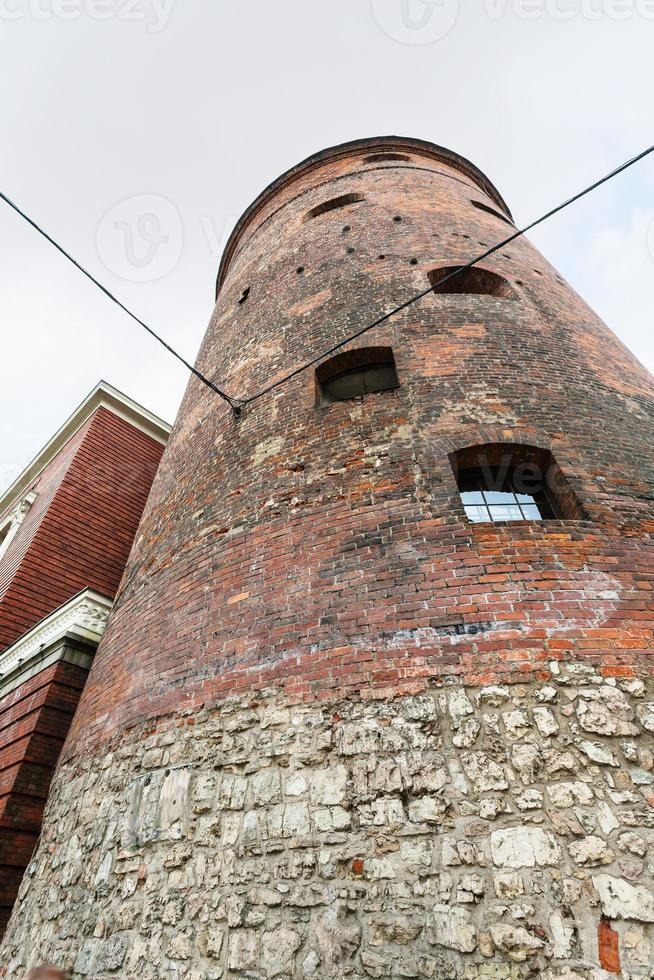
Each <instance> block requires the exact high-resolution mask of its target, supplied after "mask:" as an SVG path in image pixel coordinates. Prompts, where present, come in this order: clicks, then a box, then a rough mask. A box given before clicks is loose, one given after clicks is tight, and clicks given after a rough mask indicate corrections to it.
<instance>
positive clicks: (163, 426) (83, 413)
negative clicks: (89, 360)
mask: <svg viewBox="0 0 654 980" xmlns="http://www.w3.org/2000/svg"><path fill="white" fill-rule="evenodd" d="M99 408H106V409H108V410H109V411H110V412H113V414H114V415H116V416H118V418H121V419H124V421H126V422H129V423H130V424H131V425H133V426H134V427H135V428H136V429H139V430H140V431H141V432H145V434H146V435H148V436H150V438H151V439H154V440H155V441H156V442H158V443H160V444H161V445H162V446H165V445H166V443H167V442H168V436H169V435H170V430H171V426H170V425H168V423H167V422H164V421H163V420H162V419H160V418H159V417H158V416H157V415H153V414H152V412H148V410H147V409H146V408H143V406H142V405H139V404H137V402H135V401H132V399H131V398H128V397H127V395H124V394H123V393H122V392H121V391H118V389H117V388H114V387H113V385H110V384H108V383H107V382H106V381H100V383H99V384H98V385H96V387H95V388H94V389H93V391H92V392H91V393H90V395H87V397H86V398H85V399H84V401H83V402H82V404H81V405H80V406H79V407H78V408H76V409H75V411H74V412H73V414H72V415H71V416H70V418H69V419H68V420H67V421H66V422H64V424H63V425H62V426H61V428H60V429H59V431H58V432H55V434H54V436H53V437H52V439H51V440H50V442H48V443H47V445H46V446H44V447H43V449H42V450H41V452H40V453H39V454H38V455H37V456H36V457H35V458H34V459H33V460H32V462H31V463H29V464H28V466H27V467H26V468H25V469H24V470H23V472H22V473H21V474H20V476H19V477H18V478H17V479H16V480H14V482H13V483H12V485H11V486H10V487H9V488H8V489H7V490H5V492H4V493H3V495H2V496H1V497H0V516H2V515H3V514H5V513H6V512H7V511H9V510H11V508H12V507H14V506H15V505H16V502H17V500H18V498H19V497H20V495H21V494H22V493H24V492H25V491H26V490H27V489H28V488H29V486H30V484H32V483H33V482H34V480H35V479H36V478H37V476H38V475H39V473H42V472H43V470H44V469H45V467H46V466H47V465H48V463H49V462H50V461H51V460H52V459H54V457H55V456H56V455H57V453H58V452H59V451H60V450H61V449H62V448H63V446H65V445H66V443H67V442H68V440H69V439H71V438H72V436H74V435H75V433H76V432H77V431H78V429H80V428H81V427H82V426H83V425H84V423H85V422H87V421H88V420H89V419H90V418H91V416H92V415H93V413H94V412H96V411H97V410H98V409H99Z"/></svg>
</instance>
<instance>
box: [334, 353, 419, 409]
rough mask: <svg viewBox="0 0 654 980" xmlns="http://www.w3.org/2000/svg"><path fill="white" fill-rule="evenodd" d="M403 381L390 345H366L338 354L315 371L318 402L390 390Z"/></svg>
mask: <svg viewBox="0 0 654 980" xmlns="http://www.w3.org/2000/svg"><path fill="white" fill-rule="evenodd" d="M399 384H400V381H399V378H398V376H397V369H396V367H395V358H394V357H393V351H392V350H391V348H390V347H363V348H360V349H359V350H353V351H346V352H345V353H344V354H337V355H336V357H332V358H331V359H330V360H329V361H326V362H325V363H324V364H321V365H320V366H319V367H318V368H317V370H316V388H317V399H318V403H319V404H328V403H330V402H342V401H347V400H349V399H350V398H360V397H362V396H364V395H372V394H377V393H378V392H381V391H391V390H392V389H393V388H398V387H399Z"/></svg>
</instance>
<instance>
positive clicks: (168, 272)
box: [0, 0, 654, 488]
mask: <svg viewBox="0 0 654 980" xmlns="http://www.w3.org/2000/svg"><path fill="white" fill-rule="evenodd" d="M459 8H460V9H459ZM440 35H442V36H440ZM653 45H654V0H465V3H464V0H460V2H458V0H230V2H227V0H0V81H1V86H0V102H1V106H2V110H1V119H2V166H1V168H0V174H1V178H0V181H1V182H0V186H1V187H2V189H3V190H4V192H5V193H7V194H8V195H9V196H10V197H11V198H13V199H14V200H15V201H16V202H17V203H18V204H20V205H21V206H23V207H24V208H25V209H26V210H27V211H28V212H29V213H30V214H32V215H33V216H34V217H35V218H36V220H38V221H39V222H40V223H42V224H43V225H44V226H45V228H46V229H47V230H48V231H49V232H50V233H51V234H52V235H53V236H54V237H56V238H58V239H59V240H60V241H61V242H62V244H64V246H65V247H66V248H68V249H69V250H70V251H72V253H73V254H74V255H76V256H77V257H78V258H79V260H80V261H81V262H82V263H83V264H86V265H87V266H88V268H89V269H90V270H91V271H93V272H94V273H95V274H96V275H97V276H98V277H99V278H101V279H102V280H103V281H104V282H105V283H106V284H107V286H108V287H109V288H110V289H111V290H113V291H114V292H116V293H117V294H118V295H119V296H120V298H122V299H123V301H124V302H125V303H126V304H127V305H130V306H131V307H133V309H134V310H135V311H136V312H137V313H138V314H139V315H140V316H141V317H143V318H144V319H145V320H146V321H148V322H149V323H150V324H151V325H152V326H153V327H154V328H155V329H157V330H158V331H160V332H161V333H162V334H163V335H164V336H165V337H166V338H167V339H168V340H169V342H170V343H171V344H173V345H174V346H176V347H177V348H178V349H179V350H180V351H181V352H182V353H183V354H184V355H185V356H186V357H187V358H189V359H190V360H193V359H194V357H195V353H196V351H197V348H198V346H199V343H200V340H201V338H202V335H203V333H204V330H205V328H206V325H207V322H208V320H209V316H210V313H211V309H212V305H213V291H214V282H215V278H216V272H217V267H218V262H219V257H220V251H221V248H222V245H223V244H224V241H225V238H226V235H227V233H228V232H229V231H230V230H231V227H232V225H233V223H234V221H235V220H236V217H237V216H238V215H239V214H240V213H241V212H242V211H243V209H244V208H245V207H246V206H247V205H248V204H249V203H250V201H251V200H252V199H253V198H254V197H255V196H256V195H257V194H258V193H259V191H260V190H261V189H262V188H263V187H264V186H265V185H266V184H267V183H269V182H270V180H272V179H273V178H274V177H275V176H277V175H278V174H279V173H281V172H282V171H283V170H285V169H287V168H288V167H290V166H292V165H293V164H294V163H296V162H298V161H299V160H301V159H302V158H304V157H305V156H307V155H309V154H310V153H312V152H314V151H316V150H319V149H322V148H323V147H326V146H329V145H331V144H334V143H339V142H342V141H344V140H348V139H355V138H359V137H364V136H376V135H386V134H391V133H395V134H399V135H407V136H416V137H420V138H422V139H426V140H432V141H434V142H436V143H440V144H442V145H444V146H447V147H450V148H451V149H453V150H456V151H458V152H460V153H462V154H464V155H465V156H467V157H469V158H470V159H471V160H472V161H474V162H475V163H476V164H477V165H478V166H479V167H481V169H482V170H483V171H484V172H485V173H487V174H488V176H489V177H490V179H491V180H492V181H493V182H494V183H495V184H496V185H497V187H498V188H499V190H500V193H502V194H503V196H504V197H505V199H506V200H507V202H508V204H509V206H510V207H511V208H512V210H513V213H514V216H515V217H516V220H517V222H518V223H521V224H522V223H526V222H527V221H529V220H531V219H532V218H533V217H535V216H537V215H538V214H540V213H541V212H543V211H545V210H546V209H548V208H550V207H551V206H553V205H555V204H556V203H558V202H559V201H560V200H561V199H563V198H564V197H566V196H570V195H571V194H572V193H574V192H575V191H577V190H578V189H580V188H581V187H582V186H584V185H585V184H587V183H590V182H591V181H592V180H593V179H595V178H596V177H598V176H600V175H602V174H603V173H604V172H607V171H608V170H610V169H612V168H613V167H614V166H616V165H617V164H618V163H620V162H622V161H623V160H624V159H626V158H627V157H630V156H632V155H634V154H635V153H636V152H638V151H639V150H640V149H642V148H644V147H645V146H647V145H649V144H650V143H652V142H654V127H653V126H652V119H653V113H652V108H653V95H654V75H653V74H652V51H653ZM653 191H654V157H652V158H650V159H648V160H647V161H646V162H644V163H642V164H640V165H638V166H637V167H636V168H634V169H633V170H631V171H629V172H628V173H627V174H625V175H623V176H621V177H619V178H618V179H617V180H616V181H614V182H613V183H612V184H610V185H609V186H608V187H606V188H603V189H601V190H600V191H599V192H596V193H595V194H594V195H592V196H591V197H590V198H589V199H587V200H586V201H585V202H584V203H582V204H579V205H576V206H574V207H573V208H572V209H571V210H570V211H568V212H567V213H565V214H564V215H561V216H558V217H556V218H555V219H553V220H552V221H551V223H550V224H549V225H548V226H546V227H544V228H543V229H541V230H539V231H538V232H535V233H534V234H533V236H532V238H533V240H534V242H535V243H536V244H537V246H538V247H539V248H540V249H541V250H542V251H543V252H544V254H545V255H546V256H547V258H548V259H549V260H550V261H552V262H553V263H554V264H555V265H556V266H557V267H558V268H559V270H560V271H561V272H562V274H563V275H564V276H566V278H567V279H568V280H569V281H570V282H571V283H572V284H573V285H574V286H575V287H576V288H577V289H578V291H579V292H580V293H581V294H582V295H583V296H584V298H585V299H586V300H587V301H588V302H589V303H590V304H591V305H592V306H593V307H595V309H597V311H598V312H599V313H600V315H602V316H603V317H604V319H605V320H606V321H607V322H608V323H609V325H610V326H611V327H612V328H613V329H614V330H615V331H616V332H617V333H618V334H619V336H620V337H621V338H622V339H623V340H624V341H625V343H627V345H628V346H629V347H630V348H631V349H632V350H633V351H634V352H635V353H636V354H637V355H638V356H639V357H640V358H641V360H643V361H644V362H645V363H646V364H647V365H648V366H649V367H650V368H653V367H654V339H653V335H652V329H651V320H652V305H653V300H654V258H653V254H654V230H652V222H653V221H654V197H653ZM162 199H163V200H162ZM117 206H118V207H117ZM114 208H115V209H116V210H112V209H114ZM107 212H111V213H109V214H107ZM143 216H145V217H143ZM148 216H150V217H148ZM152 216H154V217H152ZM139 219H140V225H139V224H137V222H138V221H139ZM157 222H158V224H157ZM141 233H142V234H141ZM161 237H163V238H164V239H165V240H164V241H162V242H161V243H160V244H159V247H155V246H156V244H157V241H158V240H159V238H161ZM0 251H1V255H0V277H1V281H0V286H1V288H0V317H1V321H0V322H1V324H2V344H1V345H0V488H2V487H3V486H5V485H7V484H8V483H9V482H11V481H12V480H13V479H14V478H15V476H16V475H17V474H18V473H19V472H20V470H21V469H22V468H23V466H24V465H25V464H26V463H27V462H28V461H29V460H30V459H31V458H32V457H33V456H34V455H35V453H36V452H37V451H38V450H39V449H40V448H41V447H42V445H43V444H44V443H45V442H46V441H47V440H48V439H49V438H50V436H51V435H52V434H53V433H54V431H55V430H56V429H57V428H58V426H59V425H60V424H61V423H62V422H63V421H64V419H65V418H66V417H67V416H68V415H69V414H70V412H71V411H72V410H73V409H74V408H75V406H76V405H77V404H78V403H79V402H80V401H81V400H82V399H83V398H84V396H85V395H86V394H87V393H88V392H89V391H90V390H91V388H92V387H94V385H95V384H96V383H97V381H98V380H99V379H100V378H104V379H106V380H107V381H109V382H111V383H112V384H114V385H116V387H118V388H120V389H122V390H123V391H125V392H126V393H127V394H128V395H130V396H131V397H132V398H135V399H136V400H137V401H140V402H142V403H143V404H145V405H146V406H147V407H148V408H150V409H151V410H152V411H154V412H156V413H158V414H159V415H162V416H163V417H164V418H167V419H168V420H170V421H172V420H173V418H174V415H175V412H176V409H177V406H178V404H179V401H180V399H181V396H182V393H183V390H184V387H185V385H186V381H187V374H186V372H185V370H184V368H182V367H181V365H179V364H178V363H177V362H176V361H175V360H173V359H172V358H171V357H170V355H168V354H167V353H166V352H165V351H164V350H163V349H161V348H160V347H159V346H158V345H157V344H156V343H155V342H154V341H152V340H151V339H150V338H149V337H148V336H147V335H146V334H145V333H144V332H143V331H141V330H140V328H138V327H137V326H136V324H134V323H133V322H132V321H130V320H129V319H128V318H127V317H126V316H125V315H124V314H123V313H121V311H120V310H118V309H117V308H116V307H114V306H113V305H111V304H110V303H109V302H108V301H107V300H106V299H105V297H104V296H103V295H102V294H101V293H99V292H98V291H97V290H96V289H95V287H93V286H92V285H91V284H90V283H88V282H87V281H86V280H84V279H83V278H82V277H81V276H80V274H79V273H78V272H77V271H76V270H75V269H74V268H73V267H72V266H70V265H69V264H67V263H66V262H65V260H64V259H63V258H61V257H60V256H59V255H58V254H57V253H56V252H55V251H54V250H53V249H52V247H51V246H49V245H48V244H47V243H46V242H45V241H43V240H42V239H40V238H39V237H38V236H37V235H36V233H35V232H34V231H33V230H32V229H31V228H29V227H28V226H27V225H26V224H25V223H24V222H22V220H21V219H19V218H18V217H17V216H16V215H14V214H13V213H12V212H11V211H9V209H8V208H7V207H6V206H5V205H1V204H0ZM435 257H436V256H435ZM438 258H442V259H443V260H445V259H446V258H447V256H438ZM171 267H172V268H171ZM155 276H156V277H157V278H156V279H155V280H154V281H153V277H155ZM139 280H141V281H139Z"/></svg>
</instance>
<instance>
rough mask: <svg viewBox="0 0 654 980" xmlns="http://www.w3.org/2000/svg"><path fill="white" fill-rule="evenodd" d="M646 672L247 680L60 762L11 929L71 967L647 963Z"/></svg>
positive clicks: (606, 968) (106, 970)
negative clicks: (493, 679)
mask: <svg viewBox="0 0 654 980" xmlns="http://www.w3.org/2000/svg"><path fill="white" fill-rule="evenodd" d="M653 732H654V701H653V694H652V690H651V689H650V690H649V691H648V690H647V689H646V685H645V683H644V682H643V681H641V680H637V679H617V680H616V679H614V678H604V677H602V676H600V675H598V674H595V673H594V672H593V668H592V667H589V666H587V665H581V664H577V665H574V664H573V665H568V666H563V665H558V664H554V663H553V664H552V665H551V675H550V676H549V677H546V678H544V679H543V680H541V681H540V682H538V683H531V684H515V685H512V686H506V687H500V686H492V687H481V688H471V687H467V688H463V687H460V686H457V687H442V688H440V689H434V690H432V691H430V692H428V693H423V694H420V695H416V696H413V697H403V698H398V699H395V700H391V701H368V702H364V701H355V700H348V701H345V702H339V703H338V704H333V705H324V704H323V705H319V706H310V705H305V704H303V705H297V706H293V705H289V704H288V703H285V702H284V700H283V699H282V697H281V695H279V693H277V692H274V691H267V692H263V693H262V694H260V695H257V696H256V698H252V697H250V698H243V699H240V700H236V699H234V700H232V701H229V702H227V703H225V704H223V705H222V707H221V708H219V709H215V710H213V711H206V710H203V711H201V712H196V713H195V714H193V713H190V712H189V713H187V714H186V715H184V716H181V717H179V716H178V717H177V718H174V719H167V720H166V721H162V722H160V723H159V724H158V725H156V726H155V725H150V726H149V728H143V729H141V730H133V731H132V732H131V733H129V734H128V735H123V736H122V737H121V739H120V740H117V741H116V743H115V745H113V746H111V751H110V752H109V753H107V752H106V751H104V750H103V752H102V754H101V755H100V756H99V757H98V758H90V759H88V760H86V761H85V762H83V763H79V762H78V763H76V764H74V765H72V764H71V765H68V766H64V767H62V768H61V769H60V770H59V772H58V775H57V777H56V778H55V782H54V785H53V789H52V793H51V796H50V800H49V804H48V816H47V819H46V821H45V831H44V836H43V839H42V841H41V844H40V847H39V850H38V852H37V853H36V856H35V858H34V860H33V861H32V863H31V865H30V867H29V869H28V871H27V873H26V876H25V879H24V881H23V885H22V890H21V894H20V897H19V901H18V903H17V906H16V908H15V911H14V915H13V918H12V921H11V923H10V927H9V930H8V933H7V936H6V938H5V942H4V946H3V947H2V956H0V960H1V962H3V963H4V964H6V965H5V967H4V975H6V976H8V977H22V976H23V974H24V972H25V970H26V968H27V967H28V966H31V965H34V964H36V963H37V962H42V961H43V960H45V959H49V960H52V961H53V962H56V963H58V964H60V965H62V966H64V967H66V968H68V969H70V970H71V973H72V976H73V977H75V978H91V977H92V978H97V980H100V978H102V980H104V978H109V977H121V978H122V977H124V978H139V980H141V978H142V980H154V978H157V980H159V978H163V977H166V978H175V980H177V978H179V980H181V978H184V980H187V978H188V980H205V978H206V980H213V978H237V977H250V978H268V977H295V978H305V977H314V978H321V980H322V978H325V980H326V978H341V977H361V978H364V977H365V978H378V977H379V978H382V977H391V978H414V977H420V978H422V977H433V978H459V977H461V978H466V980H473V978H484V980H503V978H521V977H534V976H538V977H544V978H551V980H554V978H560V980H580V978H584V980H591V978H593V980H595V978H607V977H611V976H622V977H627V978H629V977H650V976H652V965H653V963H654V960H653V959H652V939H653V938H654V890H653V888H652V878H653V875H652V872H653V871H654V856H653V855H652V852H651V850H650V842H651V840H652V837H653V836H654V809H653V808H652V805H651V804H652V802H653V797H654V776H653V775H652V769H653V752H652V733H653Z"/></svg>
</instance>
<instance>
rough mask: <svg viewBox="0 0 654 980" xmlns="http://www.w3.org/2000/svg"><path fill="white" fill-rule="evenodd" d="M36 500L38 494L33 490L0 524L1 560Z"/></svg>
mask: <svg viewBox="0 0 654 980" xmlns="http://www.w3.org/2000/svg"><path fill="white" fill-rule="evenodd" d="M36 498H37V494H36V493H35V492H34V491H33V490H30V492H29V493H26V494H25V496H24V497H23V498H22V500H21V501H20V502H19V503H18V504H17V506H16V507H14V509H13V511H12V512H11V514H10V515H9V517H7V518H6V519H5V520H4V521H3V522H2V523H0V558H2V556H3V555H4V553H5V551H6V550H7V548H8V547H9V545H10V544H11V542H12V541H13V539H14V538H15V536H16V532H17V531H18V528H19V527H20V526H21V524H22V523H23V521H24V520H25V518H26V517H27V515H28V514H29V510H30V507H31V506H32V504H33V503H34V501H35V500H36ZM3 531H6V534H4V536H2V532H3Z"/></svg>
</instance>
